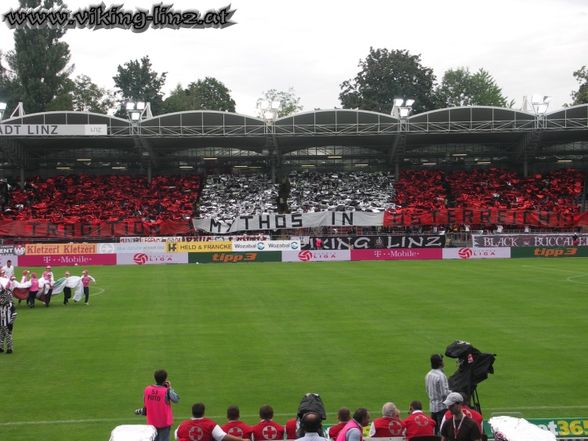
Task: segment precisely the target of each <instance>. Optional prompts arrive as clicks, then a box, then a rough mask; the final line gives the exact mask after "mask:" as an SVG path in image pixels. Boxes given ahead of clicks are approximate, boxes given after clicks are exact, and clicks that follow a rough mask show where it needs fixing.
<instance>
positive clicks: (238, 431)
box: [221, 406, 251, 439]
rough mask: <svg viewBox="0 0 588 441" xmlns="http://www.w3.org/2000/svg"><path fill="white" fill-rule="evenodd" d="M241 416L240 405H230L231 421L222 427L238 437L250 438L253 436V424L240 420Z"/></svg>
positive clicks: (228, 409) (228, 417) (229, 414)
mask: <svg viewBox="0 0 588 441" xmlns="http://www.w3.org/2000/svg"><path fill="white" fill-rule="evenodd" d="M239 417H240V413H239V407H237V406H229V407H228V408H227V419H228V420H229V421H228V422H227V423H225V424H223V425H222V426H221V429H223V430H224V431H225V432H227V433H228V434H229V435H233V436H236V437H237V438H244V439H249V438H250V437H251V426H249V425H247V424H245V423H244V422H243V421H240V420H239Z"/></svg>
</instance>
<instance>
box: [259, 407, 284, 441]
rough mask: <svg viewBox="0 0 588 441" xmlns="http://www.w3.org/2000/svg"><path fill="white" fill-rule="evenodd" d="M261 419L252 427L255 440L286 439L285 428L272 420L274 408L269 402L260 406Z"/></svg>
mask: <svg viewBox="0 0 588 441" xmlns="http://www.w3.org/2000/svg"><path fill="white" fill-rule="evenodd" d="M259 417H260V418H261V421H260V422H259V423H257V424H256V425H255V426H253V427H252V428H251V430H252V435H251V439H252V440H253V441H258V440H274V439H284V428H283V427H282V426H280V425H279V424H278V423H275V422H273V421H272V418H273V417H274V409H273V408H272V406H270V405H269V404H264V405H263V406H261V407H260V408H259Z"/></svg>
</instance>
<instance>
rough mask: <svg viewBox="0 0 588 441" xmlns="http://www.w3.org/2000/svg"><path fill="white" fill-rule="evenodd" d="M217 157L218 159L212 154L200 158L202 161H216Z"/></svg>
mask: <svg viewBox="0 0 588 441" xmlns="http://www.w3.org/2000/svg"><path fill="white" fill-rule="evenodd" d="M217 159H218V158H214V157H212V156H210V157H205V158H202V160H203V161H216V160H217Z"/></svg>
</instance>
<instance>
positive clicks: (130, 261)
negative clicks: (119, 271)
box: [116, 252, 188, 265]
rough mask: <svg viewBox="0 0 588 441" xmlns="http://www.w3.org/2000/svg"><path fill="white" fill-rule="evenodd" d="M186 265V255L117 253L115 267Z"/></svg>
mask: <svg viewBox="0 0 588 441" xmlns="http://www.w3.org/2000/svg"><path fill="white" fill-rule="evenodd" d="M169 263H188V253H155V252H147V253H144V252H138V253H117V255H116V264H117V265H165V264H169Z"/></svg>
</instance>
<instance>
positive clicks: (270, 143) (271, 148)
mask: <svg viewBox="0 0 588 441" xmlns="http://www.w3.org/2000/svg"><path fill="white" fill-rule="evenodd" d="M280 109H281V105H280V103H279V101H273V102H270V101H267V100H264V101H261V102H260V103H259V106H258V112H259V114H260V115H261V117H262V118H263V119H264V121H265V133H266V137H267V141H266V145H267V147H268V149H267V150H268V155H269V160H270V167H271V176H272V183H273V184H275V183H276V166H277V161H278V159H279V157H278V155H279V151H278V140H277V139H276V132H275V126H274V121H275V120H276V119H277V118H278V115H279V113H280Z"/></svg>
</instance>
